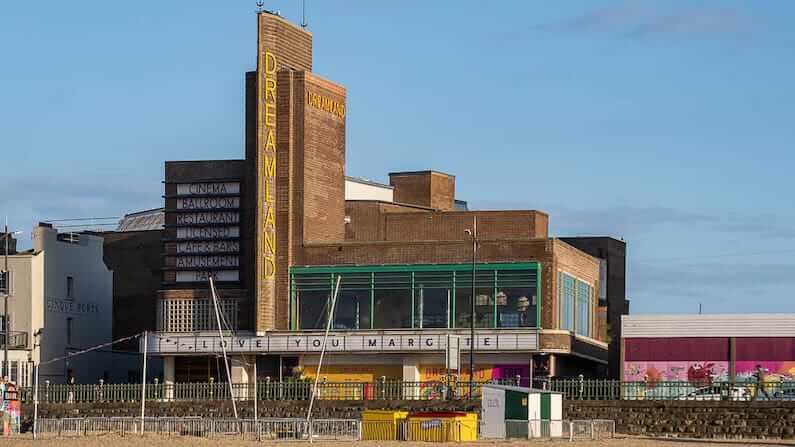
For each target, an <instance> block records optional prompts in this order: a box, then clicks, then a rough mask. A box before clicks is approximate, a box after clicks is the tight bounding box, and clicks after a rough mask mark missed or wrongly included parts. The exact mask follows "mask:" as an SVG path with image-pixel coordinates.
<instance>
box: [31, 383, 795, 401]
mask: <svg viewBox="0 0 795 447" xmlns="http://www.w3.org/2000/svg"><path fill="white" fill-rule="evenodd" d="M517 382H518V383H521V380H516V379H511V380H502V381H489V382H476V383H475V384H474V389H473V392H472V396H470V395H469V384H468V383H467V382H458V383H452V384H448V383H445V382H439V381H431V382H404V381H400V380H380V381H375V382H326V381H324V382H320V383H318V389H317V398H318V399H322V400H352V401H373V400H459V399H464V400H465V399H470V397H471V399H473V400H477V399H480V392H481V387H482V385H483V384H485V383H500V384H505V385H515V384H516V383H517ZM312 385H313V384H312V383H311V382H308V381H290V382H275V381H264V382H259V383H258V384H257V386H256V388H255V387H254V385H253V384H233V386H232V390H231V392H230V389H229V386H228V385H227V384H226V383H213V382H210V383H174V384H164V383H150V384H147V385H146V399H147V400H148V401H169V402H170V401H221V400H230V399H231V398H232V397H234V398H235V400H240V401H250V400H253V399H254V396H255V394H256V398H257V400H259V401H275V400H290V401H303V400H309V398H310V396H311V394H312ZM543 387H544V388H546V389H548V390H551V391H557V392H561V393H563V397H564V399H567V400H755V399H758V400H795V381H791V382H770V383H765V385H764V387H762V388H759V387H757V384H756V383H755V382H713V383H710V384H707V383H704V384H700V383H689V382H653V383H652V382H620V381H614V380H598V379H559V380H552V381H549V382H546V383H544V384H543ZM255 390H256V393H255ZM19 396H20V399H21V400H22V401H23V402H32V401H33V387H20V388H19ZM140 399H141V385H140V384H77V385H53V384H47V383H44V384H40V385H39V400H40V402H53V403H82V402H87V403H95V402H139V401H140Z"/></svg>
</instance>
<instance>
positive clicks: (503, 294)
mask: <svg viewBox="0 0 795 447" xmlns="http://www.w3.org/2000/svg"><path fill="white" fill-rule="evenodd" d="M535 292H536V290H535V288H534V287H533V288H530V287H511V288H503V289H500V290H499V291H498V292H497V326H498V327H535V326H536V295H535Z"/></svg>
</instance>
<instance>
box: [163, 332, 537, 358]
mask: <svg viewBox="0 0 795 447" xmlns="http://www.w3.org/2000/svg"><path fill="white" fill-rule="evenodd" d="M149 337H150V338H149V345H148V349H149V351H150V352H152V353H161V354H169V353H174V354H178V353H192V352H197V353H210V352H220V351H221V347H222V345H221V343H222V342H221V340H220V339H219V338H218V337H217V336H215V337H213V336H202V335H200V336H194V335H175V336H170V335H161V334H150V335H149ZM451 338H454V337H451ZM447 340H448V337H447V334H446V333H443V334H439V333H436V334H424V333H422V332H421V331H412V332H406V333H401V334H368V335H357V334H344V333H335V334H332V335H329V339H328V341H327V343H326V350H327V351H329V352H444V351H446V349H447ZM460 340H461V348H460V349H461V350H462V351H468V350H469V349H470V348H469V347H470V342H469V340H470V339H469V337H468V335H460ZM475 340H476V344H475V350H476V351H495V352H503V351H535V350H537V349H538V332H537V331H521V332H515V331H506V332H498V331H490V332H486V331H480V332H479V333H478V334H477V335H476V337H475ZM223 343H224V345H223V347H225V348H226V350H227V351H228V352H257V353H312V352H320V350H321V349H322V346H323V334H317V333H315V334H301V333H294V334H275V335H267V336H262V337H255V336H247V337H240V336H234V337H225V338H224V342H223Z"/></svg>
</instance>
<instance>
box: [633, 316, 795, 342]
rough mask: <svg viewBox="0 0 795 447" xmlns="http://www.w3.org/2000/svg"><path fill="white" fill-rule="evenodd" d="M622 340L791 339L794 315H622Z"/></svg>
mask: <svg viewBox="0 0 795 447" xmlns="http://www.w3.org/2000/svg"><path fill="white" fill-rule="evenodd" d="M621 336H622V337H623V338H657V337H659V338H665V337H670V338H675V337H795V314H791V313H765V314H762V313H757V314H747V313H743V314H702V315H699V314H668V315H623V316H622V317H621Z"/></svg>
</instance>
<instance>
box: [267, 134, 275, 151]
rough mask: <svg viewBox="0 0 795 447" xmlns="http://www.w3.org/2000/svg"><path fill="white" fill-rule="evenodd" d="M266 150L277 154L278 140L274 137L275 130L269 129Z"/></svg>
mask: <svg viewBox="0 0 795 447" xmlns="http://www.w3.org/2000/svg"><path fill="white" fill-rule="evenodd" d="M265 150H266V151H273V152H276V138H275V137H274V136H273V129H268V137H267V139H266V140H265Z"/></svg>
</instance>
